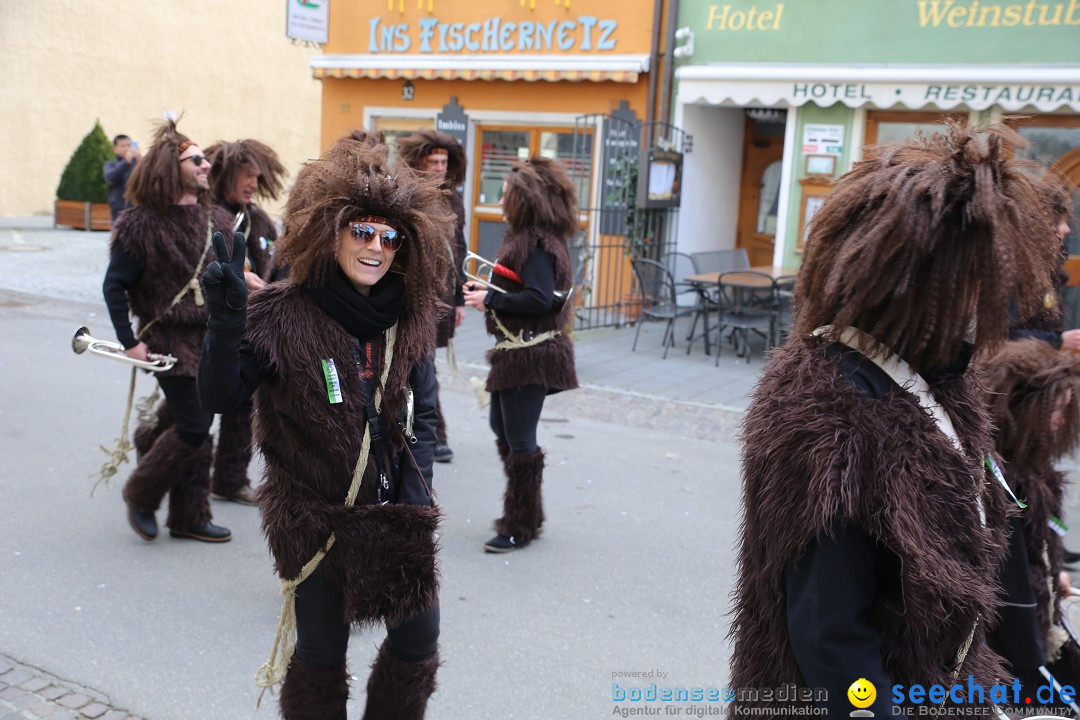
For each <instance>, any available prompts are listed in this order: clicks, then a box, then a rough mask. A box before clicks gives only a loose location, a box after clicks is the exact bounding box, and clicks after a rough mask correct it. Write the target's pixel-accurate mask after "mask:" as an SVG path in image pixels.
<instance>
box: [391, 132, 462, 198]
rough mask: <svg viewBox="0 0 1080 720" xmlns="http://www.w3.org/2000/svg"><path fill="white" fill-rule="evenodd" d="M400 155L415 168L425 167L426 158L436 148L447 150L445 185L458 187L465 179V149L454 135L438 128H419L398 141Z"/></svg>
mask: <svg viewBox="0 0 1080 720" xmlns="http://www.w3.org/2000/svg"><path fill="white" fill-rule="evenodd" d="M397 150H398V157H399V158H401V161H402V162H403V163H405V164H406V165H408V166H409V167H411V168H412V169H414V170H421V171H422V170H423V169H424V159H425V158H427V156H428V155H430V154H431V153H433V152H435V151H436V150H445V151H446V152H447V159H446V178H445V179H444V180H443V185H444V186H445V187H457V186H458V185H460V184H461V183H463V182H464V181H465V149H464V148H463V147H461V143H459V142H458V141H457V140H455V139H454V137H453V136H452V135H447V134H446V133H444V132H439V131H438V130H418V131H416V132H415V133H413V134H412V135H409V136H408V137H403V138H401V139H400V140H398V143H397Z"/></svg>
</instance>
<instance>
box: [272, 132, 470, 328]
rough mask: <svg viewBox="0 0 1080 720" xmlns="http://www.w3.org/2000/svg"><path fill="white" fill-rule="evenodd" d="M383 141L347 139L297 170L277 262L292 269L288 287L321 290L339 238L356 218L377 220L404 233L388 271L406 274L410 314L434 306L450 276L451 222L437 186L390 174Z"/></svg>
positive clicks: (405, 173)
mask: <svg viewBox="0 0 1080 720" xmlns="http://www.w3.org/2000/svg"><path fill="white" fill-rule="evenodd" d="M379 137H381V135H368V134H366V133H364V132H362V131H356V132H353V133H350V134H349V135H347V136H345V137H343V138H342V139H340V140H338V141H337V143H335V144H334V145H333V146H332V147H331V148H330V149H328V150H327V151H326V153H325V154H324V155H323V156H322V158H320V159H319V160H316V161H315V162H312V163H309V164H308V165H306V166H305V167H304V168H303V169H302V170H301V171H300V173H299V174H298V175H297V178H296V184H295V185H294V186H293V189H292V192H291V193H290V195H289V202H288V204H287V205H286V206H285V229H284V234H283V237H282V238H281V240H279V241H278V244H277V263H278V264H280V265H286V266H288V267H289V268H290V271H289V281H290V282H292V283H295V284H297V285H305V284H306V285H314V286H317V285H320V284H322V283H323V282H325V280H326V278H327V277H328V276H329V273H331V272H333V271H334V268H336V267H337V236H338V231H339V230H340V229H341V228H343V227H345V226H346V225H348V224H349V223H350V222H352V221H353V220H355V219H356V218H358V217H361V216H364V215H379V216H382V217H386V218H388V219H390V220H393V221H394V222H395V223H397V224H398V225H399V226H400V229H401V230H402V231H403V232H404V233H405V242H404V244H403V245H402V246H401V248H400V249H399V250H398V251H397V253H396V254H395V257H394V265H393V267H392V268H391V272H395V271H397V272H402V273H404V275H405V281H406V287H407V288H408V291H407V293H406V300H405V302H406V311H407V312H408V311H409V308H412V307H413V304H416V306H417V307H423V306H425V305H426V304H428V303H430V304H432V306H433V305H434V303H435V302H436V299H437V298H438V297H441V296H442V294H443V289H444V288H443V285H444V284H445V282H446V278H447V276H448V273H449V270H450V265H449V262H450V261H449V259H448V258H447V257H446V253H445V252H444V250H443V248H444V247H445V246H446V242H447V239H448V237H449V236H450V235H451V234H452V233H453V230H454V225H453V221H454V218H453V216H452V215H449V214H448V213H447V212H446V203H445V202H443V191H442V190H440V189H439V187H438V184H437V181H436V180H434V179H433V178H430V177H428V176H426V175H424V174H423V173H419V172H416V171H414V170H411V169H410V168H407V167H402V166H399V167H397V168H396V169H394V170H391V169H390V165H389V161H388V148H387V147H386V145H385V144H382V143H381V142H378V139H379Z"/></svg>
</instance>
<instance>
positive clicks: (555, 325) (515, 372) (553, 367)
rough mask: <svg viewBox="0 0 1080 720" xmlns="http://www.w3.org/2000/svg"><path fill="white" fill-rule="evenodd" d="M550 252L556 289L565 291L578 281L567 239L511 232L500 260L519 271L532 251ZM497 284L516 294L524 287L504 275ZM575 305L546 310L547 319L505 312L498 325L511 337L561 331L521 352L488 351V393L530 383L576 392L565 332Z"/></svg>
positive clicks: (491, 323)
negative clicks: (522, 332)
mask: <svg viewBox="0 0 1080 720" xmlns="http://www.w3.org/2000/svg"><path fill="white" fill-rule="evenodd" d="M536 249H540V250H542V251H544V252H546V253H547V254H548V255H550V256H551V257H552V259H554V261H555V289H556V290H566V289H567V288H569V287H570V284H571V283H572V282H573V273H572V272H571V269H570V249H569V246H568V245H567V243H566V240H565V239H564V238H559V237H555V236H554V235H550V234H547V233H544V232H542V231H539V230H528V231H526V232H523V233H520V234H514V233H512V232H507V233H506V239H505V240H504V241H503V244H502V247H500V248H499V252H498V255H497V259H498V262H499V264H500V265H504V266H506V267H507V268H509V269H511V270H513V271H514V272H519V271H520V270H521V267H522V266H523V265H524V264H525V260H526V259H528V257H529V255H530V254H531V253H532V252H533V250H536ZM493 282H494V284H496V285H498V286H499V287H502V288H506V289H507V290H510V291H511V292H513V291H515V290H520V289H521V286H520V285H518V284H517V283H515V282H513V281H511V280H508V279H506V278H504V277H502V276H500V275H495V276H494V277H493ZM572 306H573V303H567V304H566V305H565V306H564V307H563V309H562V311H561V312H547V313H544V314H542V315H512V314H510V313H500V314H499V321H500V322H501V323H502V324H503V326H504V327H506V329H507V330H509V331H510V332H511V333H514V334H517V333H518V332H520V331H522V330H524V331H528V332H545V331H547V330H559V331H561V334H560V335H557V336H556V337H554V338H553V339H551V340H548V341H546V342H542V343H540V344H538V345H533V346H532V347H528V348H521V349H517V350H495V349H492V350H489V351H488V354H487V359H488V362H489V363H491V372H489V373H488V378H487V389H488V391H489V392H496V391H498V390H510V389H513V388H520V387H524V386H525V385H543V386H544V387H546V388H548V391H549V392H559V391H560V390H573V389H574V388H576V387H577V386H578V380H577V370H576V369H575V367H574V343H573V341H572V340H571V339H570V336H569V335H567V334H566V330H568V329H569V326H570V317H571V314H572V313H573V311H574V309H573V307H572ZM493 312H494V311H492V310H489V311H488V312H487V314H486V321H487V331H488V334H490V335H494V336H496V337H499V330H498V327H497V326H496V325H495V320H494V319H493V317H492V314H493Z"/></svg>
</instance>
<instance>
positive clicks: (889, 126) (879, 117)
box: [866, 110, 967, 145]
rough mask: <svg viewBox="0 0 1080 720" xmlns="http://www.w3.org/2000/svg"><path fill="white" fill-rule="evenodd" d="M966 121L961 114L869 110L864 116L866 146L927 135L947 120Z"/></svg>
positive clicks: (939, 128)
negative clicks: (918, 134) (921, 134)
mask: <svg viewBox="0 0 1080 720" xmlns="http://www.w3.org/2000/svg"><path fill="white" fill-rule="evenodd" d="M966 119H967V115H964V114H963V113H940V112H904V111H892V110H881V111H878V110H871V111H870V112H868V113H867V114H866V144H867V145H877V144H879V143H891V142H901V141H903V140H910V139H912V138H914V137H915V135H916V134H917V133H919V132H922V133H923V134H926V135H929V134H930V133H934V132H937V131H939V130H941V126H942V125H944V124H945V122H946V121H947V120H958V121H964V120H966Z"/></svg>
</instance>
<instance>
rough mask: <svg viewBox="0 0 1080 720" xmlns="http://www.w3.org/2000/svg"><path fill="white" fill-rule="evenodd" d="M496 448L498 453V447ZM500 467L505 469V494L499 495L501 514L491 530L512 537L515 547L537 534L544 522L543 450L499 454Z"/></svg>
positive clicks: (531, 539) (525, 542)
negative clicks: (542, 487) (501, 457)
mask: <svg viewBox="0 0 1080 720" xmlns="http://www.w3.org/2000/svg"><path fill="white" fill-rule="evenodd" d="M508 449H509V448H508ZM499 450H500V455H501V454H502V452H501V451H502V448H501V447H500V448H499ZM503 466H504V467H505V468H506V481H507V482H506V493H505V494H504V495H503V515H502V517H501V518H499V519H498V520H496V521H495V531H496V532H498V533H499V534H500V535H506V536H507V537H513V538H514V540H515V542H516V543H517V544H518V545H519V546H525V545H528V544H529V543H530V542H532V541H533V539H534V538H535V537H536V536H537V534H539V533H538V531H539V530H540V526H541V525H542V524H543V522H544V507H543V500H542V498H541V493H540V486H541V483H542V480H543V477H544V451H543V450H540V449H539V448H537V449H536V450H534V451H533V452H530V453H514V452H507V454H506V455H505V456H503Z"/></svg>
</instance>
